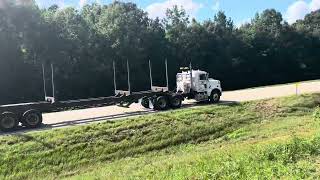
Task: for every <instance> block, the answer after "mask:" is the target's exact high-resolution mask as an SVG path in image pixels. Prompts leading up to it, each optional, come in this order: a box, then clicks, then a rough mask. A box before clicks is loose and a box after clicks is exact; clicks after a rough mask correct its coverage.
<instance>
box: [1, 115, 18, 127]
mask: <svg viewBox="0 0 320 180" xmlns="http://www.w3.org/2000/svg"><path fill="white" fill-rule="evenodd" d="M1 125H2V127H4V128H5V129H10V128H13V127H14V126H15V119H14V117H10V116H6V117H4V118H2V120H1Z"/></svg>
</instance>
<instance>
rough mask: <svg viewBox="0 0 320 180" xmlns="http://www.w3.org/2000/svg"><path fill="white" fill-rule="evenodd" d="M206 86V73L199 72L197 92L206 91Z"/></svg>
mask: <svg viewBox="0 0 320 180" xmlns="http://www.w3.org/2000/svg"><path fill="white" fill-rule="evenodd" d="M207 86H208V75H207V74H200V76H199V92H205V91H207Z"/></svg>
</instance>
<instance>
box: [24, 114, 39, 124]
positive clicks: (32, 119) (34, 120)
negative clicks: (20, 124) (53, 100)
mask: <svg viewBox="0 0 320 180" xmlns="http://www.w3.org/2000/svg"><path fill="white" fill-rule="evenodd" d="M39 121H40V117H39V116H38V115H37V114H29V115H28V116H27V117H26V122H27V123H28V124H29V125H37V124H38V123H39Z"/></svg>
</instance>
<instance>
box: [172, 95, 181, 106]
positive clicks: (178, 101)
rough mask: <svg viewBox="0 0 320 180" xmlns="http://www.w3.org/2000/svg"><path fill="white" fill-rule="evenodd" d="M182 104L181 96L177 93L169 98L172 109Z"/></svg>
mask: <svg viewBox="0 0 320 180" xmlns="http://www.w3.org/2000/svg"><path fill="white" fill-rule="evenodd" d="M181 105H182V98H181V97H180V96H178V95H176V96H172V97H171V98H170V106H171V107H172V108H174V109H176V108H180V107H181Z"/></svg>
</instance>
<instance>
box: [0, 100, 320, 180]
mask: <svg viewBox="0 0 320 180" xmlns="http://www.w3.org/2000/svg"><path fill="white" fill-rule="evenodd" d="M319 105H320V94H312V95H301V96H292V97H286V98H280V99H270V100H263V101H256V102H246V103H240V104H233V105H212V106H204V107H200V108H193V109H184V110H176V111H169V112H164V113H159V114H154V115H147V116H143V117H136V118H130V119H124V120H120V121H116V122H112V121H109V122H104V123H99V124H92V125H86V126H79V127H71V128H64V129H55V130H48V131H44V132H33V133H27V134H18V135H11V136H7V137H0V179H3V178H11V179H34V178H39V179H43V178H46V179H55V178H67V179H100V178H101V179H106V178H108V179H122V178H130V179H185V178H188V179H208V178H210V179H216V178H219V179H220V178H224V179H234V178H238V179H249V177H250V179H251V178H256V179H258V178H259V179H261V178H267V179H271V178H287V179H292V178H317V177H320V133H318V132H319V130H320V117H319V116H320V110H319V108H317V107H318V106H319Z"/></svg>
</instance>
